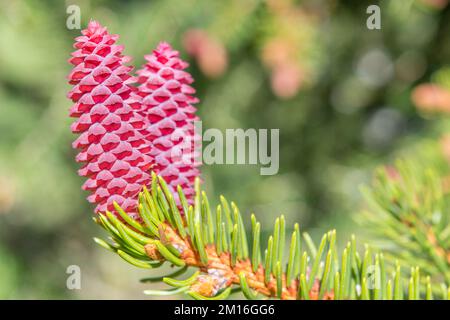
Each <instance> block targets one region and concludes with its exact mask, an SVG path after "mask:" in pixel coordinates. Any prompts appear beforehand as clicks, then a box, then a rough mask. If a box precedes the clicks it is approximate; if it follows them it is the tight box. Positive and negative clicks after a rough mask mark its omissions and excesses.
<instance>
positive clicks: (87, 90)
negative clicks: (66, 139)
mask: <svg viewBox="0 0 450 320" xmlns="http://www.w3.org/2000/svg"><path fill="white" fill-rule="evenodd" d="M82 34H83V36H80V37H78V38H76V43H75V45H74V47H75V48H76V49H78V50H76V51H75V52H74V53H72V56H73V57H72V58H71V59H70V60H69V62H70V63H72V64H73V65H74V66H75V67H74V69H73V71H72V72H71V73H70V75H69V82H70V84H72V85H73V88H72V90H71V91H70V92H69V95H68V96H69V98H70V99H72V101H73V102H75V104H74V105H73V107H72V108H71V110H70V115H71V116H72V117H75V118H77V120H76V121H75V122H74V123H73V124H72V126H71V129H72V132H74V133H78V134H80V136H79V137H78V139H77V140H75V142H74V143H73V147H74V148H77V149H80V153H79V154H78V155H77V157H76V161H77V162H82V163H84V166H83V167H82V168H81V169H80V170H79V174H80V175H81V176H84V177H87V178H88V180H87V181H86V182H85V183H84V185H83V189H84V190H89V191H91V195H90V196H89V197H88V201H89V202H91V203H96V204H97V207H96V208H95V211H96V212H105V211H106V210H110V211H114V206H113V202H114V201H115V202H117V203H118V204H119V205H120V206H121V207H122V208H123V209H124V210H125V211H126V212H127V213H128V214H130V215H131V216H133V217H135V213H136V206H137V196H138V193H139V192H140V190H141V188H142V185H147V184H148V183H149V181H150V174H149V168H150V167H151V164H152V160H151V159H152V158H151V157H150V156H149V155H148V153H149V151H150V148H149V146H148V144H147V142H146V140H145V139H144V137H145V134H143V133H145V131H146V130H145V127H146V120H145V119H144V118H143V117H142V116H141V115H139V114H138V113H137V112H136V110H134V109H133V107H132V106H131V105H130V104H128V103H127V99H128V98H129V96H130V93H131V91H132V87H130V86H129V84H128V82H130V78H131V76H130V75H129V72H130V71H131V69H132V67H129V66H125V65H124V64H125V63H127V62H128V61H129V60H130V59H129V57H127V56H124V55H122V50H123V47H122V46H119V45H116V44H115V42H116V40H117V39H118V36H117V35H111V34H109V33H108V32H107V30H106V28H104V27H102V26H101V25H100V24H99V23H97V22H94V21H92V22H90V23H89V26H88V28H87V29H86V30H83V31H82Z"/></svg>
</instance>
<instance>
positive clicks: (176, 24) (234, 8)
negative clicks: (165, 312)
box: [0, 0, 450, 299]
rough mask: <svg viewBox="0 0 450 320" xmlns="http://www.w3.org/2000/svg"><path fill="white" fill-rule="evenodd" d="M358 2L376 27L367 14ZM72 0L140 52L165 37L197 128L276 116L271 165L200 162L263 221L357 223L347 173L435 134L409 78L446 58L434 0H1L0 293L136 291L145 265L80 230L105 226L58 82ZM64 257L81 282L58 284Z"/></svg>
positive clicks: (217, 189)
mask: <svg viewBox="0 0 450 320" xmlns="http://www.w3.org/2000/svg"><path fill="white" fill-rule="evenodd" d="M370 4H378V5H379V6H380V8H381V30H369V29H368V28H367V27H366V19H367V18H368V17H369V14H367V13H366V9H367V7H368V5H370ZM70 5H77V6H79V8H80V10H81V27H82V28H84V27H85V26H86V25H87V22H88V21H89V20H90V19H95V20H98V21H99V22H101V23H102V24H103V25H105V26H107V27H108V29H109V31H110V32H112V33H117V34H120V40H119V43H120V44H123V45H125V53H126V54H127V55H131V56H132V57H133V58H134V59H133V64H134V65H135V66H137V67H139V66H140V65H141V64H142V63H143V62H144V58H143V55H144V54H146V53H149V52H151V50H152V49H153V48H154V47H155V46H156V44H157V43H158V42H159V41H161V40H165V41H168V42H170V43H171V44H172V45H173V46H174V47H175V48H176V49H178V50H179V51H180V52H181V56H182V57H183V58H184V59H185V60H187V61H189V62H190V68H189V71H190V72H191V73H192V74H193V76H194V78H195V80H196V81H195V83H194V87H195V88H196V89H197V96H198V97H199V98H200V100H201V103H200V104H199V105H198V109H199V115H200V117H201V118H202V120H203V126H204V128H219V129H221V130H222V129H225V128H244V129H246V128H257V129H258V128H269V129H270V128H279V129H280V170H279V173H278V174H277V175H274V176H261V175H259V167H258V166H242V165H229V166H224V165H216V166H204V167H203V168H202V174H203V178H204V180H205V183H204V185H205V188H206V189H207V190H208V191H209V195H210V197H211V201H212V202H214V203H216V201H217V197H218V195H219V194H224V195H225V196H226V197H227V198H228V199H230V200H234V201H235V202H237V204H238V205H239V207H240V209H241V211H242V213H243V214H244V215H246V216H249V215H250V213H252V212H255V213H256V214H257V215H258V217H259V219H261V221H262V224H263V228H267V229H269V228H270V227H271V226H272V224H273V220H274V217H275V216H276V215H278V214H280V213H283V214H285V216H286V218H287V220H288V222H289V224H288V225H293V223H294V222H299V223H300V225H301V227H302V228H303V230H305V229H307V230H309V231H310V232H311V234H312V235H313V237H316V236H317V235H319V234H320V233H322V232H324V231H326V230H328V229H330V228H337V230H338V234H340V237H341V238H347V237H348V235H349V234H350V233H351V232H354V233H357V234H363V235H364V233H365V232H364V230H361V229H360V228H358V226H356V224H355V223H354V219H353V216H354V214H357V211H358V210H359V208H360V207H361V202H362V201H361V195H360V193H359V190H358V186H359V185H360V184H364V183H367V182H369V181H370V178H371V172H372V170H373V168H374V167H375V166H377V165H379V164H382V163H385V162H387V161H390V160H391V159H392V158H393V156H394V155H395V154H396V151H397V150H401V149H402V148H408V147H409V146H411V145H412V146H414V145H415V144H416V143H418V142H417V141H419V139H420V138H421V137H423V136H430V135H431V136H432V137H434V136H438V134H437V133H435V131H436V130H434V129H433V128H434V127H433V126H435V125H436V124H435V122H434V121H427V120H426V119H425V118H424V117H422V116H421V115H420V113H419V112H417V110H416V108H415V106H414V104H413V102H412V100H411V93H412V92H413V90H414V88H415V87H416V86H417V85H418V84H420V83H427V82H429V81H431V80H430V79H433V75H434V74H435V73H436V72H438V71H439V70H441V69H442V68H444V67H445V66H446V65H448V64H449V62H450V61H449V60H450V59H449V57H450V42H449V41H448V39H449V37H450V23H449V22H450V7H449V5H448V1H447V0H402V1H394V0H391V1H368V2H366V1H356V0H355V1H337V0H334V1H333V0H304V1H294V0H267V1H257V0H245V1H242V0H227V1H211V0H182V1H175V0H165V1H163V0H159V1H144V0H141V1H126V0H122V1H119V0H113V1H107V0H99V1H94V0H79V1H76V0H73V1H59V0H47V1H37V0H36V1H25V0H15V1H6V0H2V1H0V298H22V299H47V298H60V299H79V298H87V299H97V298H99V299H101V298H103V299H116V298H135V299H142V298H146V297H145V296H144V295H143V294H142V293H141V292H142V290H143V289H145V288H146V287H147V286H148V285H144V284H141V283H139V281H138V279H139V278H140V277H144V276H149V275H151V273H152V272H148V271H145V272H144V271H140V270H137V269H136V268H134V267H132V266H131V265H128V264H126V263H124V262H123V261H122V260H120V259H119V258H117V257H116V256H113V255H112V254H110V253H109V252H106V251H105V250H103V249H101V248H100V247H98V246H96V245H95V244H94V242H93V241H92V237H93V236H98V235H100V234H103V233H102V230H100V228H98V227H97V226H96V225H95V224H94V223H92V221H91V215H92V209H93V207H92V206H90V205H89V204H88V203H87V201H86V200H85V197H86V196H87V194H86V193H85V192H84V191H81V189H80V186H81V185H82V183H83V179H82V178H80V177H78V176H77V173H76V170H77V164H76V163H75V161H74V157H75V151H74V150H72V149H71V141H73V140H74V138H75V137H74V136H73V135H72V134H71V132H70V129H69V126H70V123H71V122H72V120H71V119H70V118H69V117H68V109H69V107H70V106H71V102H70V101H69V100H68V99H67V98H66V93H67V91H68V90H69V88H70V86H69V85H68V84H67V82H66V75H67V74H68V73H69V72H70V65H69V64H68V63H67V59H68V58H69V56H70V53H71V52H72V51H73V50H74V49H73V48H72V44H73V38H74V37H76V36H78V35H79V32H80V30H69V29H68V28H67V27H66V19H67V18H68V16H69V15H68V14H67V13H66V9H67V7H68V6H70ZM449 90H450V89H449ZM419 98H420V97H419ZM447 102H448V101H447ZM447 105H448V104H447ZM449 108H450V107H449ZM433 135H434V136H433ZM69 265H78V266H79V267H80V268H81V272H82V278H81V279H82V280H81V290H68V289H67V288H66V279H67V276H68V274H66V268H67V267H68V266H69Z"/></svg>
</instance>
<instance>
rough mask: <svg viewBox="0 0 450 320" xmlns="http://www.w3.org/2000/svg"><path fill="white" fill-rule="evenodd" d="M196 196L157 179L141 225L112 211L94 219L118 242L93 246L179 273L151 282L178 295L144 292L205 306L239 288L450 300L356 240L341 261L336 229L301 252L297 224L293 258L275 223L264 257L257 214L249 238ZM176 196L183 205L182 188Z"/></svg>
mask: <svg viewBox="0 0 450 320" xmlns="http://www.w3.org/2000/svg"><path fill="white" fill-rule="evenodd" d="M195 191H196V193H195V198H194V205H191V206H188V205H187V203H186V202H185V201H183V200H182V201H181V205H180V206H177V205H176V203H175V200H174V197H173V195H172V194H171V193H170V192H169V191H168V190H167V189H166V185H165V181H164V179H162V178H161V177H157V176H156V175H155V174H153V175H152V184H151V188H150V190H148V189H147V188H145V187H144V188H143V190H142V192H141V193H140V194H139V220H138V221H135V220H133V219H132V218H130V217H129V216H128V215H127V214H126V212H124V211H123V210H122V209H121V208H120V207H119V206H118V205H117V204H116V212H117V213H118V217H116V216H115V215H114V214H112V213H110V212H107V213H106V214H105V215H103V214H100V215H98V217H96V218H94V220H95V221H96V222H97V223H98V224H99V225H100V226H102V227H103V228H104V229H105V230H106V231H107V232H108V233H109V234H110V235H111V237H110V239H111V240H112V241H111V242H110V243H108V242H105V241H103V240H100V239H98V238H95V241H96V242H97V243H98V244H100V245H101V246H103V247H104V248H106V249H108V250H110V251H113V252H115V253H117V254H118V255H119V256H120V257H121V258H123V259H124V260H125V261H127V262H128V263H130V264H132V265H134V266H137V267H140V268H147V269H152V268H158V267H160V266H161V265H162V264H163V263H165V262H167V263H170V264H171V265H172V266H173V267H180V270H177V271H175V272H172V273H171V274H168V275H167V276H163V277H160V278H157V279H153V280H152V279H150V280H149V281H162V282H164V283H166V284H167V285H169V286H170V287H172V289H170V290H167V291H155V290H146V291H145V292H144V293H145V294H150V295H173V294H179V293H185V294H187V295H189V296H191V297H192V298H194V299H206V300H210V299H225V298H227V297H228V296H229V295H230V294H231V293H232V291H236V290H239V291H242V293H243V294H244V296H245V297H246V298H248V299H260V298H264V297H266V298H267V297H268V298H279V299H304V300H310V299H311V300H317V299H325V300H326V299H361V300H365V299H389V300H390V299H403V298H404V297H407V298H408V299H432V298H443V299H447V298H448V297H449V292H448V289H447V287H446V286H445V285H444V284H442V286H441V288H442V290H441V292H440V293H438V294H435V293H434V292H433V291H432V289H431V286H432V283H431V280H430V277H426V278H425V279H424V278H423V277H421V275H420V272H419V268H418V267H414V268H412V269H411V270H412V272H411V275H410V277H408V278H406V279H405V278H403V276H402V270H401V267H400V264H397V265H396V268H395V272H394V273H393V274H392V275H391V277H390V276H389V274H388V272H387V271H386V269H385V261H384V256H383V254H382V253H379V252H376V253H373V252H372V250H371V248H369V247H368V246H366V249H365V252H364V254H363V255H362V256H360V255H359V253H358V251H357V248H356V240H355V237H354V236H352V237H351V239H350V241H349V242H348V243H347V245H346V246H345V248H344V249H343V251H342V254H341V255H338V250H337V248H336V231H335V230H332V231H329V232H328V233H326V234H325V235H324V236H323V237H322V240H321V242H320V244H319V246H318V247H317V248H316V246H315V244H314V243H313V242H312V240H311V238H310V236H309V235H308V234H307V233H303V238H304V240H305V243H306V247H308V249H307V250H302V249H303V248H302V245H303V243H302V242H303V241H301V238H302V237H301V234H300V228H299V226H298V225H297V224H296V225H295V226H294V228H293V231H292V233H291V235H290V237H289V238H288V239H290V240H288V243H289V248H286V252H288V257H283V254H284V251H285V250H284V245H285V229H286V227H285V226H286V222H285V219H284V217H283V216H281V217H279V218H277V219H276V221H275V228H274V231H273V233H272V235H271V236H270V237H269V239H268V246H267V248H266V249H265V250H264V251H261V248H260V243H261V239H260V230H261V224H260V223H259V222H258V221H257V220H256V217H255V216H254V215H252V217H251V226H252V230H251V235H252V236H251V238H247V235H246V233H245V232H246V231H245V227H244V224H243V220H242V216H241V215H240V213H239V209H238V207H237V206H236V205H235V204H234V203H229V202H228V201H227V200H226V199H225V197H223V196H222V197H221V199H220V205H218V206H217V207H216V212H215V214H214V215H213V213H212V212H211V209H210V205H209V201H208V199H207V196H206V194H205V193H204V192H202V191H201V190H200V184H199V180H198V179H197V180H196V183H195ZM178 194H179V197H180V199H184V194H183V191H182V190H181V189H180V188H179V189H178ZM213 216H215V217H213ZM249 239H251V240H252V241H251V242H249ZM249 243H250V244H251V245H249ZM250 249H251V250H250ZM261 252H264V254H263V255H261ZM189 269H196V271H195V272H194V273H193V274H192V275H191V276H190V277H188V278H187V279H185V280H178V279H175V278H174V277H175V276H179V275H181V274H184V273H185V272H186V271H187V270H189ZM147 281H148V280H147ZM405 285H406V286H405Z"/></svg>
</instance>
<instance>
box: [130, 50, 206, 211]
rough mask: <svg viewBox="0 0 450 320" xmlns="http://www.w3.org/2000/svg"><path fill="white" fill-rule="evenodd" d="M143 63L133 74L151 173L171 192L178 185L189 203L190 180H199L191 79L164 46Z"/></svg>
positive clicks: (183, 65)
mask: <svg viewBox="0 0 450 320" xmlns="http://www.w3.org/2000/svg"><path fill="white" fill-rule="evenodd" d="M145 59H146V60H147V62H146V64H145V65H144V66H143V67H142V69H141V70H138V71H137V72H136V73H137V74H138V82H139V84H140V85H139V86H138V92H137V95H138V96H139V98H140V99H141V103H142V110H141V112H140V114H141V115H142V116H144V117H146V119H147V120H148V123H149V127H148V128H147V129H148V131H149V135H148V136H147V139H148V141H149V143H150V145H151V151H150V156H152V157H154V159H155V163H156V165H155V167H154V170H155V172H157V173H158V174H159V175H160V176H162V177H163V178H164V179H165V181H166V182H167V184H168V185H169V187H170V188H171V189H172V192H174V193H175V191H176V187H177V186H178V185H180V186H181V187H182V188H183V191H184V193H185V195H186V197H187V199H188V202H190V203H192V198H193V197H192V196H193V194H194V188H193V185H194V180H195V178H196V177H197V176H199V170H198V168H197V167H198V165H199V164H198V163H197V162H196V156H197V154H196V152H195V144H196V143H197V142H198V141H199V139H200V137H199V135H198V134H195V130H194V121H196V120H198V117H197V116H196V115H195V111H196V108H195V107H193V106H192V105H193V104H195V103H198V99H197V98H195V97H194V96H193V94H194V93H195V89H194V88H192V87H191V86H190V84H191V83H192V82H193V78H192V76H191V75H190V74H189V73H187V72H186V71H184V69H186V68H187V67H188V64H187V63H186V62H184V61H183V60H181V59H180V58H179V53H178V51H175V50H173V49H172V48H171V46H170V45H169V44H167V43H165V42H161V43H160V44H159V45H158V47H157V49H156V50H154V51H153V53H152V54H150V55H147V56H145ZM139 98H137V99H139Z"/></svg>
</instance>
